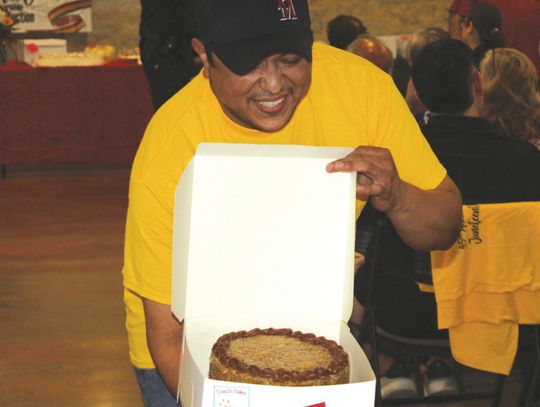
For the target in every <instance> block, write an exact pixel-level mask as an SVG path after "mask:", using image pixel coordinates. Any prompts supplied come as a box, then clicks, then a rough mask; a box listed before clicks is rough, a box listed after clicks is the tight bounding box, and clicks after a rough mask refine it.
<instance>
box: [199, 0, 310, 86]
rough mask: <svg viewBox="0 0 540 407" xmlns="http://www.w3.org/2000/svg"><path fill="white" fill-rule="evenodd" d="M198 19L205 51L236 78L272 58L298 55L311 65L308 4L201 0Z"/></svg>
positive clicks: (289, 0)
mask: <svg viewBox="0 0 540 407" xmlns="http://www.w3.org/2000/svg"><path fill="white" fill-rule="evenodd" d="M198 19H199V21H198V23H199V37H200V40H201V41H202V42H203V44H204V45H205V47H206V51H207V52H213V53H214V54H216V55H217V56H218V57H219V59H220V60H221V61H223V63H224V64H225V66H227V68H229V69H230V70H231V71H232V72H234V73H235V74H237V75H245V74H247V73H248V72H250V71H252V70H253V69H254V68H255V67H256V66H257V65H258V64H259V63H260V62H261V61H262V60H263V59H264V58H266V57H268V56H270V55H273V54H280V53H293V54H298V55H301V56H303V57H304V58H306V59H307V60H308V61H310V62H311V46H312V45H313V32H312V31H311V20H310V17H309V9H308V4H307V0H199V1H198Z"/></svg>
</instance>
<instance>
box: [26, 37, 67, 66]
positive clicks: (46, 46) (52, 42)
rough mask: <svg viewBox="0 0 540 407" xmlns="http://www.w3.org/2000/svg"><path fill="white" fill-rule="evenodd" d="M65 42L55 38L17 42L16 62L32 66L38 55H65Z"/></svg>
mask: <svg viewBox="0 0 540 407" xmlns="http://www.w3.org/2000/svg"><path fill="white" fill-rule="evenodd" d="M66 52H67V41H66V40H62V39H55V38H46V39H24V40H18V41H17V46H16V53H17V60H18V61H19V62H24V63H27V64H30V65H32V63H33V62H34V59H35V58H36V57H37V56H39V55H46V54H65V53H66Z"/></svg>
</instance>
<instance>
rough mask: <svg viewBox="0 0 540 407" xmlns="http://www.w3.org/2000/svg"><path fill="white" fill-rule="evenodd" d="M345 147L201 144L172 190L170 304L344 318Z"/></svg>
mask: <svg viewBox="0 0 540 407" xmlns="http://www.w3.org/2000/svg"><path fill="white" fill-rule="evenodd" d="M350 151H351V149H350V148H344V147H308V146H291V145H287V146H285V145H252V144H223V143H203V144H200V145H199V146H198V148H197V151H196V154H195V156H194V157H193V159H192V160H191V162H190V163H189V165H188V166H187V167H186V169H185V171H184V173H183V175H182V177H181V179H180V181H179V183H178V186H177V189H176V194H175V208H174V231H173V281H172V310H173V312H174V314H175V315H176V317H177V318H178V319H180V320H182V319H183V318H185V317H192V316H198V317H201V316H218V317H219V316H223V317H224V318H235V317H241V316H243V315H260V316H268V317H275V316H288V317H298V318H307V319H314V320H317V319H322V320H337V321H339V320H341V321H347V320H348V318H349V316H350V313H351V309H352V296H353V279H354V271H353V263H354V232H355V185H356V174H355V173H333V174H329V173H327V172H326V169H325V167H326V165H327V164H328V163H330V162H331V161H333V160H335V159H338V158H342V157H344V156H345V155H347V154H348V153H349V152H350Z"/></svg>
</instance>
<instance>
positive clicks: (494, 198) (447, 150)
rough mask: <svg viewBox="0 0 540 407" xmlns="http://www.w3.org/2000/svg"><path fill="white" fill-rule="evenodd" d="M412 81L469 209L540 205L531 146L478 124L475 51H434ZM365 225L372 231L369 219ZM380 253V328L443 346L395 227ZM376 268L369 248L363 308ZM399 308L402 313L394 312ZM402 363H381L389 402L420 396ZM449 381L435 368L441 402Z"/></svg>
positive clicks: (437, 148)
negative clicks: (524, 203) (472, 206)
mask: <svg viewBox="0 0 540 407" xmlns="http://www.w3.org/2000/svg"><path fill="white" fill-rule="evenodd" d="M411 73H412V81H413V85H414V87H415V90H416V93H417V95H418V97H419V99H420V101H421V102H422V103H424V105H425V106H426V107H427V108H428V109H429V111H430V112H431V116H430V119H429V121H428V123H427V124H426V125H423V126H421V130H422V132H423V133H424V135H425V137H426V139H427V140H428V142H429V143H430V145H431V147H432V149H433V151H434V152H435V154H436V155H437V156H438V158H439V159H440V160H441V162H442V163H443V165H444V166H445V167H446V169H447V171H448V175H449V176H450V177H452V179H453V180H454V181H455V182H456V184H457V186H458V187H459V188H460V190H461V193H462V196H463V203H464V204H472V203H500V202H519V201H537V200H540V184H539V183H538V180H537V179H536V177H533V176H531V174H539V173H540V152H539V151H538V150H536V148H535V147H534V146H533V145H531V144H530V143H528V142H526V141H524V140H519V139H517V138H508V137H503V136H501V135H500V134H499V133H498V132H497V130H496V129H494V128H493V127H492V126H491V124H490V123H489V122H488V121H486V120H485V119H482V118H480V117H479V112H480V110H481V109H482V100H483V86H482V79H481V76H480V74H479V73H478V71H477V69H476V67H475V65H474V57H473V53H472V51H471V50H470V48H469V47H467V46H466V45H465V44H463V43H462V42H460V41H458V40H441V41H436V42H433V43H431V44H428V45H426V46H425V47H424V48H423V49H422V51H420V53H419V54H418V56H417V57H416V58H415V60H414V62H413V65H412V71H411ZM364 213H366V214H367V213H369V212H367V211H366V210H364ZM359 223H364V224H366V223H367V224H369V222H366V219H365V218H364V219H362V216H361V219H360V220H359ZM381 247H382V250H383V255H382V256H381V257H382V263H383V264H382V267H381V270H379V272H380V273H379V274H378V275H377V278H376V284H375V287H374V302H375V304H376V308H375V318H376V321H377V325H378V326H379V327H381V328H382V329H384V330H385V331H387V332H389V333H392V334H395V335H399V336H404V337H409V338H422V339H428V338H433V339H436V338H444V337H445V336H446V335H447V332H446V331H440V330H438V328H437V314H436V304H435V298H434V296H433V294H431V293H425V292H422V291H420V289H419V287H418V285H417V283H416V280H417V278H416V275H415V272H414V270H415V264H416V257H417V255H418V254H417V253H416V252H415V251H413V250H412V249H409V248H408V247H407V246H406V245H405V244H404V243H403V242H402V241H401V239H400V238H399V236H398V235H397V233H395V230H393V229H392V227H391V225H390V226H389V230H388V231H387V232H386V233H385V235H384V239H383V242H382V245H381ZM384 253H388V255H384ZM369 265H370V257H369V248H368V254H367V255H366V264H365V266H362V267H361V268H360V270H359V271H358V273H357V281H356V290H355V291H356V292H355V295H356V296H357V297H359V298H358V299H359V301H360V302H361V303H362V302H363V301H364V299H365V292H364V293H362V292H361V289H364V290H365V287H366V284H367V281H366V280H367V273H366V271H365V270H366V267H369ZM396 303H397V304H399V307H395V306H394V305H393V304H396ZM399 356H400V355H384V356H383V357H381V358H380V359H381V374H382V375H383V377H382V378H381V392H382V395H383V398H391V397H396V396H400V397H402V396H404V395H405V394H407V393H408V394H413V393H414V392H415V390H414V383H413V382H412V379H410V377H409V373H408V371H407V369H406V366H404V365H403V364H402V363H400V362H399V360H398V357H399ZM445 375H446V376H445ZM450 376H451V371H450V370H449V368H448V367H445V366H444V364H443V362H442V361H440V360H437V361H436V362H435V363H431V364H428V365H427V369H426V389H427V394H429V395H432V394H435V393H433V392H430V389H431V388H434V386H432V384H434V383H437V387H438V389H439V391H441V392H448V391H451V390H454V388H453V383H452V380H451V379H450Z"/></svg>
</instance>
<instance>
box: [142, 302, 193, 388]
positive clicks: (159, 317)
mask: <svg viewBox="0 0 540 407" xmlns="http://www.w3.org/2000/svg"><path fill="white" fill-rule="evenodd" d="M143 305H144V315H145V318H146V340H147V342H148V349H149V350H150V355H151V356H152V359H153V361H154V364H155V365H156V368H157V370H158V371H159V374H160V375H161V377H162V378H163V381H164V382H165V384H166V385H167V387H168V389H169V390H170V392H171V393H172V394H173V395H174V396H175V397H176V394H177V388H178V374H179V371H180V354H181V348H182V334H183V330H184V325H183V322H179V321H178V320H177V319H176V318H175V317H174V315H173V313H172V311H171V306H170V305H165V304H160V303H158V302H155V301H151V300H149V299H147V298H143Z"/></svg>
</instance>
